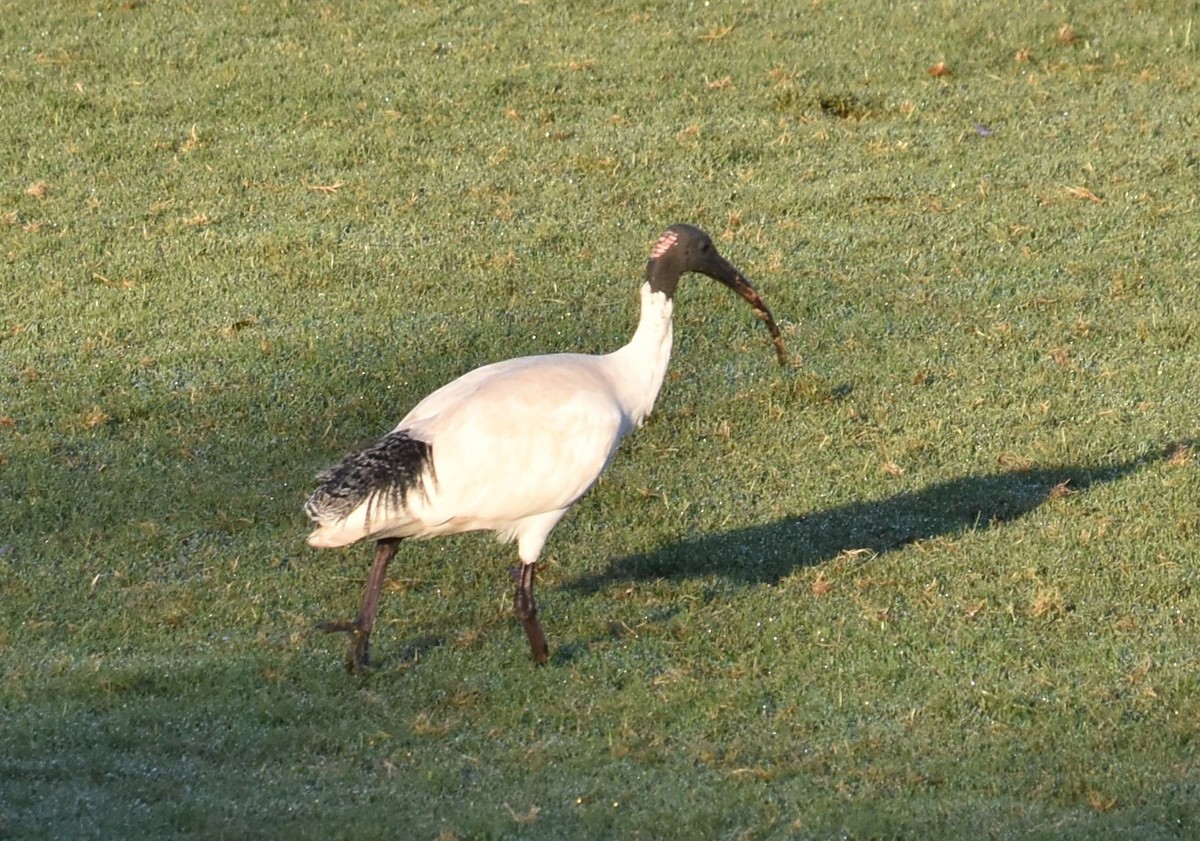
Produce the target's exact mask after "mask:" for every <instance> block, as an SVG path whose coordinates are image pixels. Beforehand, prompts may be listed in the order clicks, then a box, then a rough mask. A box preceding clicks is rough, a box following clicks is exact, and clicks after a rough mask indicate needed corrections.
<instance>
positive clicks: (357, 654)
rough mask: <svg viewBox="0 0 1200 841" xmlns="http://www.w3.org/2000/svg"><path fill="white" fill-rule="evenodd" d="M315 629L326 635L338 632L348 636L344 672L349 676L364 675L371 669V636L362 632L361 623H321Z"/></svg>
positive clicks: (367, 632) (356, 621) (355, 621)
mask: <svg viewBox="0 0 1200 841" xmlns="http://www.w3.org/2000/svg"><path fill="white" fill-rule="evenodd" d="M317 629H318V630H321V631H324V632H325V633H327V634H332V633H337V632H339V631H341V632H344V633H347V634H349V635H350V644H349V646H347V648H346V671H348V672H350V673H351V674H366V673H367V672H369V671H370V669H371V634H370V632H369V631H364V630H363V627H362V622H361V621H360V620H358V619H355V620H353V621H345V620H342V621H340V622H322V623H320V624H319V625H317Z"/></svg>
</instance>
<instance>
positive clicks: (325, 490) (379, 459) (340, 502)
mask: <svg viewBox="0 0 1200 841" xmlns="http://www.w3.org/2000/svg"><path fill="white" fill-rule="evenodd" d="M432 455H433V448H432V447H430V446H429V444H427V443H426V442H424V441H419V440H417V439H416V438H412V437H410V436H409V434H408V433H407V432H405V431H403V430H400V431H397V432H389V433H388V434H387V435H385V436H383V437H382V438H380V439H379V440H378V441H376V442H375V443H374V444H372V445H371V446H370V447H368V448H367V449H365V450H360V451H359V452H357V453H351V454H350V455H348V456H346V457H345V458H344V459H342V460H341V462H339V463H338V464H337V465H335V466H334V467H331V468H329V469H328V470H326V471H324V472H322V473H321V474H320V475H319V476H318V477H317V480H318V481H320V482H321V487H319V488H317V489H316V490H315V491H314V492H313V495H312V496H310V497H309V498H308V502H307V503H305V506H304V510H305V512H307V513H308V516H309V517H311V518H312V519H313V520H314V521H316V522H318V523H332V522H338V521H340V520H344V519H345V518H346V517H347V516H349V514H350V512H351V511H353V510H354V509H355V508H357V507H358V506H359V505H361V504H362V503H363V501H364V500H369V504H370V505H371V506H372V507H375V506H378V505H379V503H380V502H386V503H388V504H398V505H400V506H402V505H404V501H405V499H406V498H407V496H408V494H409V492H410V491H413V490H417V491H420V492H424V487H423V482H424V479H423V476H424V474H425V471H426V470H427V469H429V468H431V467H432V464H431V460H430V459H431V456H432ZM367 519H368V521H369V520H370V519H371V512H370V511H369V510H368V512H367Z"/></svg>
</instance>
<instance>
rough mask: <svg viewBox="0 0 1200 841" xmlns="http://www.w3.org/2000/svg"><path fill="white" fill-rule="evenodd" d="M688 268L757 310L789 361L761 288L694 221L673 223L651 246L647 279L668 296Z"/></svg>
mask: <svg viewBox="0 0 1200 841" xmlns="http://www.w3.org/2000/svg"><path fill="white" fill-rule="evenodd" d="M685 272H699V273H700V274H704V275H708V276H709V277H711V278H712V279H713V280H717V281H720V282H721V283H723V284H725V285H726V286H728V287H729V288H730V289H732V290H733V291H734V292H736V293H738V295H740V296H741V297H742V299H743V300H745V301H746V303H748V304H749V305H750V306H751V307H753V308H754V314H755V315H757V316H758V317H759V319H761V320H762V322H763V323H764V324H766V325H767V329H768V330H769V331H770V332H771V339H772V340H773V341H774V343H775V353H776V355H777V356H778V357H779V361H780V363H781V364H786V363H787V351H786V350H785V349H784V346H783V339H782V338H781V337H780V334H779V327H778V325H776V324H775V319H774V317H773V316H772V315H771V311H770V310H769V309H767V305H766V304H765V303H763V300H762V298H761V297H760V296H759V294H758V291H757V290H755V288H754V287H753V286H751V285H750V281H748V280H746V278H745V276H744V275H743V274H742V273H741V272H740V271H738V270H737V269H736V268H735V267H734V266H733V264H732V263H730V262H729V261H728V260H726V259H725V258H724V257H722V256H721V255H720V253H718V252H717V247H716V246H715V245H713V241H712V237H710V236H709V235H708V234H706V233H704V231H702V230H700V229H699V228H697V227H694V226H692V225H684V224H678V225H672V226H671V227H669V228H667V229H666V230H665V231H663V232H662V234H661V235H660V236H659V238H658V242H656V243H654V247H653V248H652V249H650V260H649V262H648V263H646V282H647V283H649V284H650V288H651V289H652V290H653V291H655V292H662V293H663V294H665V295H666V296H667V297H668V298H670V297H671V296H673V295H674V294H675V288H676V287H677V286H678V285H679V278H680V277H682V276H683V274H684V273H685Z"/></svg>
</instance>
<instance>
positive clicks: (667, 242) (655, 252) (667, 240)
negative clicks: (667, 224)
mask: <svg viewBox="0 0 1200 841" xmlns="http://www.w3.org/2000/svg"><path fill="white" fill-rule="evenodd" d="M678 241H679V235H678V234H676V233H675V232H674V231H667V232H666V233H664V234H663V235H662V236H661V237H659V238H658V242H656V243H654V247H653V248H651V249H650V259H651V260H657V259H658V258H659V257H661V256H663V255H664V254H666V253H667V252H668V251H670V250H671V246H673V245H674V244H675V243H676V242H678Z"/></svg>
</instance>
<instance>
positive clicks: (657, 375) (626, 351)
mask: <svg viewBox="0 0 1200 841" xmlns="http://www.w3.org/2000/svg"><path fill="white" fill-rule="evenodd" d="M641 299H642V311H641V317H640V318H639V319H638V326H637V331H636V332H634V334H633V338H632V339H630V340H629V344H627V345H625V347H623V348H621V349H620V350H618V351H615V352H613V353H610V354H608V356H606V357H604V358H605V360H606V361H607V363H608V365H609V366H610V367H611V369H612V378H613V384H614V385H615V387H616V389H617V394H618V397H619V399H620V401H621V405H622V407H623V408H624V409H625V411H626V412H627V413H628V414H629V418H630V420H631V421H633V423H634V425H635V426H641V425H642V423H643V422H644V421H645V420H646V416H647V415H649V414H650V410H651V409H653V408H654V401H655V400H656V399H657V398H658V391H659V389H661V388H662V384H663V378H664V377H666V375H667V363H668V362H670V360H671V312H672V309H673V304H672V302H671V299H670V298H669V297H668V296H667V295H666V294H664V293H662V292H653V291H651V289H650V284H649V283H644V284H642V290H641Z"/></svg>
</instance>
